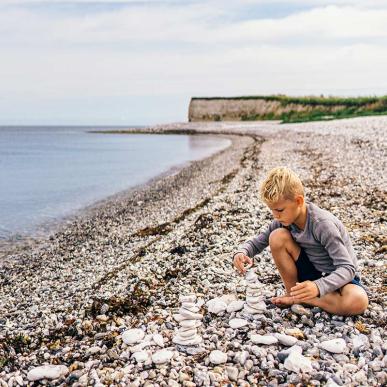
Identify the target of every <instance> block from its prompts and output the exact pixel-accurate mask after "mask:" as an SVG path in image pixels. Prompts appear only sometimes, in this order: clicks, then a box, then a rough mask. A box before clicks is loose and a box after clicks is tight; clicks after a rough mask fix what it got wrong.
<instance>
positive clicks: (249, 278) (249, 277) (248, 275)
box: [245, 270, 258, 282]
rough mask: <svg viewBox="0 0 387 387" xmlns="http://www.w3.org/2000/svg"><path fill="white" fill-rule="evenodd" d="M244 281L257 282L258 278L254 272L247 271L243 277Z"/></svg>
mask: <svg viewBox="0 0 387 387" xmlns="http://www.w3.org/2000/svg"><path fill="white" fill-rule="evenodd" d="M245 279H246V281H249V282H255V281H257V280H258V276H257V274H256V273H255V271H254V270H248V271H247V273H246V276H245Z"/></svg>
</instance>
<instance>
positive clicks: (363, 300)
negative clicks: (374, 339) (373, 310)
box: [345, 285, 369, 315]
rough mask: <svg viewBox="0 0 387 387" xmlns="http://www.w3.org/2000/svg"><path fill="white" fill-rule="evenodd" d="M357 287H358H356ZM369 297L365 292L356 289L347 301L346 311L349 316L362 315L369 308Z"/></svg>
mask: <svg viewBox="0 0 387 387" xmlns="http://www.w3.org/2000/svg"><path fill="white" fill-rule="evenodd" d="M354 286H357V285H354ZM368 303H369V301H368V296H367V294H366V293H365V292H364V291H361V290H358V289H356V291H355V292H353V294H351V297H348V298H347V300H346V305H345V309H346V310H347V311H348V313H347V314H348V315H356V314H362V313H364V312H365V310H366V309H367V308H368Z"/></svg>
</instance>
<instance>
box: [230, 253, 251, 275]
mask: <svg viewBox="0 0 387 387" xmlns="http://www.w3.org/2000/svg"><path fill="white" fill-rule="evenodd" d="M245 263H247V264H248V265H252V264H253V260H252V259H251V258H250V257H248V256H247V255H245V254H243V253H238V254H236V255H235V257H234V266H235V267H236V268H237V269H238V270H239V272H240V273H241V274H245V273H246V269H245V267H244V264H245Z"/></svg>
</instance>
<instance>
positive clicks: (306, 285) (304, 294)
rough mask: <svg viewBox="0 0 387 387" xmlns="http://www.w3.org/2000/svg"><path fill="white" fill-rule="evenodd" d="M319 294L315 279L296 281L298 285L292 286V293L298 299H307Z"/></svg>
mask: <svg viewBox="0 0 387 387" xmlns="http://www.w3.org/2000/svg"><path fill="white" fill-rule="evenodd" d="M319 294H320V292H319V290H318V287H317V285H316V284H315V283H314V282H313V281H304V282H296V286H293V287H292V288H290V295H291V296H294V298H296V299H297V300H298V301H306V300H309V299H310V298H314V297H317V296H318V295H319Z"/></svg>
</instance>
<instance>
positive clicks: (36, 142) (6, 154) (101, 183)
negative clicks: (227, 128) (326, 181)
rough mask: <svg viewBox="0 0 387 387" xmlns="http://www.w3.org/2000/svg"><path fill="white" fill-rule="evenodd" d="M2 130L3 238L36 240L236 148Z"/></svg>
mask: <svg viewBox="0 0 387 387" xmlns="http://www.w3.org/2000/svg"><path fill="white" fill-rule="evenodd" d="M104 129H114V128H112V127H109V128H95V127H93V128H90V127H87V128H86V127H0V239H6V238H9V237H10V236H12V237H14V236H15V235H17V234H20V235H23V234H24V235H28V234H32V233H33V232H34V230H36V228H37V227H38V226H39V225H42V224H45V223H50V222H53V221H57V220H58V219H61V218H63V217H65V216H67V215H71V214H72V213H73V212H75V211H76V210H79V209H81V208H82V207H85V206H87V205H89V204H92V203H93V202H96V201H98V200H100V199H102V198H104V197H106V196H109V195H111V194H114V193H117V192H119V191H122V190H125V189H127V188H130V187H133V186H137V185H139V184H144V183H145V182H147V181H148V180H149V179H151V178H152V177H155V176H157V175H159V174H161V173H165V172H166V171H168V170H169V169H171V167H173V166H176V165H179V166H180V165H182V164H184V163H187V162H188V161H191V160H195V159H201V158H204V157H206V156H209V155H211V154H212V153H214V152H216V151H219V150H221V149H223V148H225V147H227V146H228V145H229V144H230V140H227V139H224V138H219V137H215V136H209V135H194V136H192V135H159V134H129V135H121V134H102V133H89V132H88V131H90V130H104Z"/></svg>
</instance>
